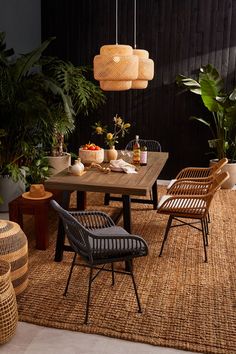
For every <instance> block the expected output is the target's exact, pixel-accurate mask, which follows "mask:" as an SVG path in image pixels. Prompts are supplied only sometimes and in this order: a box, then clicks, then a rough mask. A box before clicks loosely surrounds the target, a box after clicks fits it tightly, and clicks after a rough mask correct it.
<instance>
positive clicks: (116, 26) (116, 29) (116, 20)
mask: <svg viewBox="0 0 236 354" xmlns="http://www.w3.org/2000/svg"><path fill="white" fill-rule="evenodd" d="M116 44H118V0H116Z"/></svg>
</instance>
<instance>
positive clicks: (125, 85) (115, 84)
mask: <svg viewBox="0 0 236 354" xmlns="http://www.w3.org/2000/svg"><path fill="white" fill-rule="evenodd" d="M131 85H132V81H100V88H101V89H102V90H103V91H125V90H129V89H131Z"/></svg>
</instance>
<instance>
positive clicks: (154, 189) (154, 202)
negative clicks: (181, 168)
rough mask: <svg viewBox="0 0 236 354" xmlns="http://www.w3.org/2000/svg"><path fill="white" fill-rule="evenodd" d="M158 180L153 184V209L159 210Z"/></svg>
mask: <svg viewBox="0 0 236 354" xmlns="http://www.w3.org/2000/svg"><path fill="white" fill-rule="evenodd" d="M157 199H158V197H157V181H155V183H154V184H153V186H152V200H153V210H157V204H158V202H157Z"/></svg>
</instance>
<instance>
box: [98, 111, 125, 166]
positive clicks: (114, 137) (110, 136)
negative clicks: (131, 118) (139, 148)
mask: <svg viewBox="0 0 236 354" xmlns="http://www.w3.org/2000/svg"><path fill="white" fill-rule="evenodd" d="M113 122H114V127H113V132H112V131H110V130H109V129H108V127H107V126H106V125H103V124H102V123H101V122H100V121H99V122H97V123H95V124H94V125H93V126H92V128H93V129H94V130H95V133H96V134H98V135H104V136H105V139H104V140H105V143H106V145H108V146H109V149H108V150H107V156H106V158H107V161H108V162H110V161H111V160H116V159H117V156H118V152H117V150H116V148H115V144H117V143H118V142H119V141H118V139H119V137H121V138H123V137H124V136H125V134H126V133H128V132H129V128H130V126H131V124H130V123H126V122H125V121H124V119H123V118H121V117H120V116H118V114H116V115H115V117H114V118H113Z"/></svg>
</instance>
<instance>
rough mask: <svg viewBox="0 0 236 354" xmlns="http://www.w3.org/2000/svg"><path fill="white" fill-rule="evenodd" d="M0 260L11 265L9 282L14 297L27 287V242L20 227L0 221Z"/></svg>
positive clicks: (6, 221) (10, 222) (9, 222)
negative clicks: (12, 288)
mask: <svg viewBox="0 0 236 354" xmlns="http://www.w3.org/2000/svg"><path fill="white" fill-rule="evenodd" d="M0 260H5V261H8V262H9V263H10V265H11V281H12V284H13V287H14V290H15V293H16V295H18V294H20V293H21V292H22V291H24V290H25V288H26V287H27V285H28V240H27V237H26V236H25V234H24V232H23V231H22V229H21V228H20V226H19V225H18V224H17V223H15V222H12V221H8V220H0Z"/></svg>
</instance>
